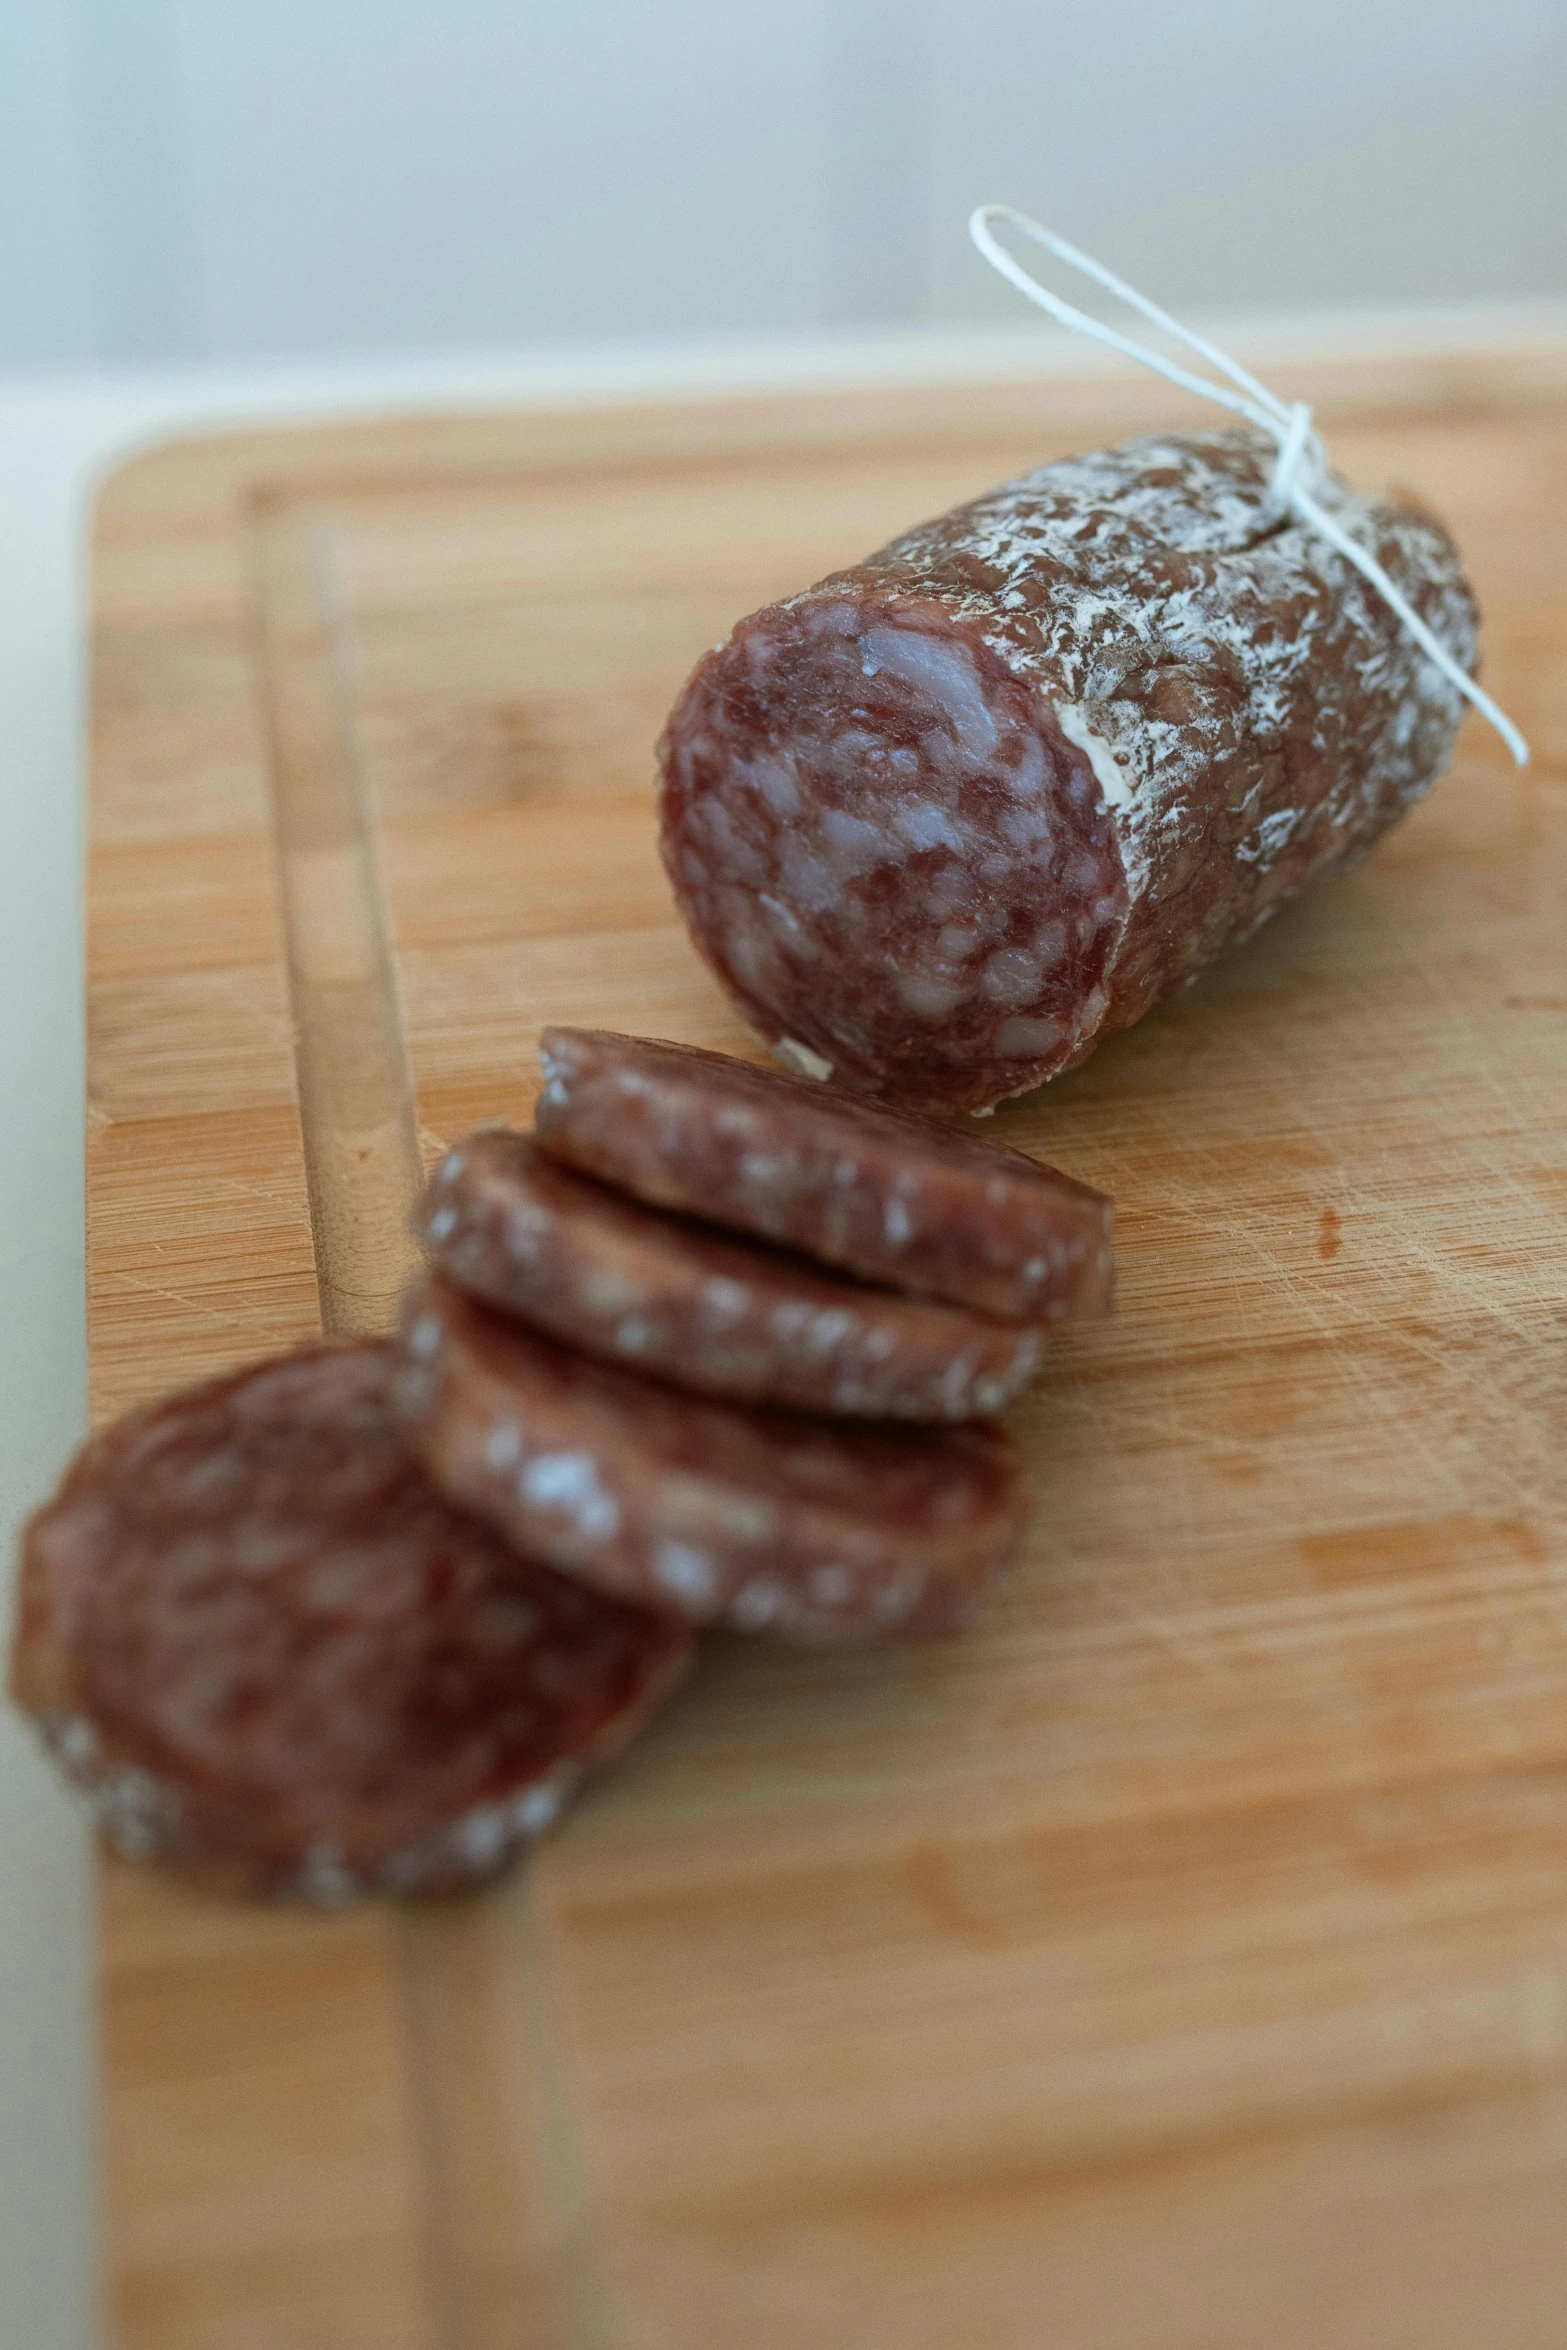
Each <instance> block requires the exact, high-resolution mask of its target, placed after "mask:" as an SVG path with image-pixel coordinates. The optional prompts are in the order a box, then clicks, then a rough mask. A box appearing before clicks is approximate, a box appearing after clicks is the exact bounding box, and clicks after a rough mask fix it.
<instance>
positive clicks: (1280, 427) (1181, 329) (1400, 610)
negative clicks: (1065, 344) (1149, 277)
mask: <svg viewBox="0 0 1567 2350" xmlns="http://www.w3.org/2000/svg"><path fill="white" fill-rule="evenodd" d="M993 220H997V221H1006V222H1007V223H1008V224H1009V225H1010V226H1011V227H1012V228H1014V229H1017V230H1018V231H1019V232H1020V233H1021V234H1022V235H1023V236H1025V237H1031V238H1032V239H1033V241H1034V243H1035V244H1036V245H1043V246H1044V247H1045V249H1046V251H1047V252H1051V253H1053V254H1054V255H1055V256H1056V259H1057V260H1058V261H1065V262H1066V263H1067V264H1068V265H1069V267H1071V268H1073V269H1078V270H1081V271H1082V273H1083V275H1084V276H1085V277H1091V278H1093V279H1094V281H1095V283H1096V284H1098V285H1101V286H1103V287H1105V288H1106V290H1107V291H1108V292H1110V293H1112V294H1114V295H1115V296H1116V297H1117V298H1118V299H1119V300H1120V301H1122V302H1125V303H1126V304H1127V305H1128V307H1129V308H1131V309H1133V310H1136V311H1138V312H1140V313H1141V315H1142V316H1143V317H1144V318H1146V319H1149V320H1151V322H1152V323H1153V324H1154V325H1155V326H1158V327H1162V328H1163V329H1164V331H1165V333H1166V334H1170V335H1174V336H1175V338H1176V340H1177V341H1178V342H1182V343H1184V344H1185V345H1186V347H1187V349H1188V350H1189V351H1195V352H1196V353H1197V355H1198V357H1199V358H1201V359H1205V360H1206V361H1207V362H1208V365H1209V366H1210V367H1211V368H1213V369H1214V371H1215V373H1216V374H1218V375H1220V376H1222V377H1224V378H1225V379H1226V380H1225V381H1224V382H1222V383H1214V382H1213V380H1212V378H1211V377H1208V376H1204V375H1195V374H1193V372H1192V371H1191V369H1190V368H1188V367H1183V366H1182V365H1181V364H1180V362H1179V360H1176V359H1167V358H1166V357H1165V356H1164V354H1163V353H1162V352H1159V351H1150V350H1149V349H1148V347H1147V345H1146V344H1144V343H1135V342H1133V340H1132V338H1131V337H1130V335H1123V334H1121V333H1119V332H1118V331H1117V329H1116V328H1115V327H1113V326H1105V325H1103V324H1102V323H1101V322H1100V320H1098V319H1097V318H1090V316H1089V315H1088V312H1087V311H1086V310H1078V309H1075V308H1074V307H1073V305H1072V304H1071V303H1070V302H1063V301H1062V299H1061V297H1060V295H1059V294H1052V293H1051V292H1050V291H1049V289H1048V288H1047V287H1045V286H1042V285H1041V284H1040V283H1039V281H1038V279H1037V278H1033V277H1030V276H1029V274H1028V271H1027V270H1026V269H1025V268H1024V267H1023V265H1022V263H1021V262H1019V261H1015V260H1014V259H1013V257H1012V255H1011V254H1010V253H1009V252H1008V251H1007V249H1006V247H1005V246H1004V245H1002V244H1001V243H999V242H998V240H997V239H996V237H995V236H994V235H993V234H992V233H991V227H990V224H991V222H992V221H993ZM968 227H969V235H970V236H971V237H972V238H973V240H974V242H975V244H976V245H977V246H978V247H979V250H980V252H981V253H983V255H984V256H985V259H986V260H987V261H988V262H989V263H990V265H991V267H992V269H998V270H999V271H1000V272H1001V275H1002V276H1003V277H1004V278H1006V279H1007V280H1008V282H1009V283H1010V284H1012V285H1014V286H1016V288H1017V290H1018V292H1019V293H1020V294H1022V295H1024V296H1026V298H1027V299H1028V300H1029V301H1030V302H1036V303H1037V304H1038V305H1039V307H1040V309H1041V310H1048V311H1049V313H1050V315H1051V317H1052V318H1056V319H1059V320H1060V322H1061V324H1062V325H1063V326H1069V327H1071V328H1072V329H1073V331H1074V332H1075V333H1077V334H1082V335H1092V337H1093V338H1094V340H1095V342H1098V343H1107V344H1108V345H1109V347H1110V349H1111V350H1112V351H1120V352H1123V353H1124V354H1125V356H1126V357H1127V358H1128V359H1136V360H1137V361H1139V363H1140V364H1141V365H1142V366H1144V367H1151V368H1153V370H1154V371H1155V373H1156V374H1158V375H1163V376H1167V377H1168V378H1169V380H1170V382H1171V383H1174V384H1180V385H1181V386H1182V388H1183V389H1184V390H1186V391H1188V392H1196V393H1197V394H1198V396H1199V398H1201V399H1204V400H1214V401H1216V402H1217V403H1218V405H1219V406H1220V407H1221V408H1229V409H1231V410H1233V412H1234V413H1235V415H1237V416H1244V417H1245V418H1246V420H1247V422H1248V423H1250V424H1254V425H1256V426H1257V427H1258V428H1259V429H1260V430H1261V431H1263V432H1265V433H1266V434H1267V435H1268V436H1269V438H1270V439H1271V440H1272V441H1274V442H1275V443H1276V444H1277V447H1278V452H1279V455H1278V462H1277V464H1276V465H1275V466H1274V468H1273V473H1272V476H1271V478H1270V480H1269V483H1268V498H1267V504H1268V511H1269V512H1270V513H1272V514H1275V515H1279V516H1283V515H1285V514H1292V515H1294V516H1295V517H1296V518H1297V520H1299V521H1301V522H1303V523H1305V524H1306V526H1307V528H1308V529H1310V530H1314V531H1316V532H1317V533H1318V534H1319V536H1321V537H1322V538H1325V539H1326V540H1327V542H1328V544H1329V545H1330V546H1331V547H1335V548H1336V549H1337V550H1338V552H1339V554H1341V555H1342V556H1343V558H1344V560H1345V562H1346V563H1352V564H1353V565H1354V567H1355V569H1356V570H1357V571H1358V572H1359V573H1360V575H1361V577H1362V578H1363V579H1365V580H1368V581H1369V582H1370V584H1371V586H1372V587H1374V588H1375V589H1376V591H1377V594H1378V595H1379V596H1380V597H1381V598H1382V600H1383V602H1384V603H1385V604H1386V605H1387V606H1388V608H1389V609H1390V610H1391V611H1393V612H1395V613H1396V614H1397V616H1398V618H1399V620H1400V621H1401V622H1402V623H1403V625H1404V627H1405V628H1406V629H1407V630H1408V631H1409V634H1410V635H1411V636H1412V637H1413V638H1414V640H1415V642H1416V644H1417V645H1418V646H1419V647H1420V649H1421V651H1422V652H1423V653H1424V654H1425V656H1426V658H1427V660H1429V661H1433V662H1435V664H1436V666H1437V668H1438V669H1440V671H1441V672H1442V675H1443V676H1444V677H1445V678H1446V679H1447V680H1448V682H1449V683H1450V684H1451V685H1454V686H1456V687H1457V689H1458V691H1459V692H1460V693H1461V694H1462V695H1463V696H1464V697H1465V699H1466V700H1468V701H1470V702H1472V703H1473V704H1474V706H1475V708H1476V709H1477V710H1478V711H1479V712H1480V714H1481V716H1482V717H1483V718H1488V719H1489V720H1490V722H1491V724H1492V725H1493V726H1494V727H1495V729H1496V731H1497V733H1498V734H1499V735H1500V736H1501V738H1502V740H1503V742H1504V743H1505V744H1506V745H1507V748H1508V749H1509V750H1510V751H1511V752H1512V755H1513V757H1514V759H1515V760H1516V761H1517V763H1518V765H1519V766H1520V767H1526V766H1527V765H1528V764H1529V745H1528V744H1527V742H1525V740H1524V738H1523V736H1522V734H1521V733H1520V732H1519V730H1518V728H1517V727H1516V726H1515V725H1514V724H1513V722H1512V720H1511V719H1510V718H1509V717H1508V716H1507V713H1506V712H1505V710H1502V709H1499V708H1498V706H1497V704H1496V703H1495V702H1493V701H1492V699H1491V697H1490V695H1489V694H1488V693H1484V692H1482V690H1481V689H1480V687H1479V686H1477V685H1476V683H1475V681H1474V679H1473V678H1472V677H1471V676H1470V675H1469V673H1468V671H1467V670H1466V669H1464V668H1463V667H1462V666H1461V665H1460V663H1458V662H1457V661H1455V660H1454V658H1453V656H1452V654H1451V653H1450V652H1449V651H1448V649H1447V647H1446V646H1445V645H1444V644H1443V643H1442V641H1441V639H1440V637H1438V636H1437V635H1436V634H1435V633H1434V631H1433V630H1431V629H1430V628H1428V627H1427V626H1426V623H1425V622H1424V621H1423V620H1422V619H1421V617H1420V615H1419V613H1418V612H1417V611H1416V610H1415V609H1414V607H1413V605H1412V604H1411V603H1410V602H1409V600H1408V598H1407V597H1406V596H1405V595H1403V594H1402V592H1401V591H1400V590H1399V589H1398V588H1397V587H1396V586H1395V585H1394V583H1393V581H1392V580H1391V579H1389V577H1388V575H1387V573H1386V572H1385V571H1384V570H1383V568H1382V566H1381V564H1380V563H1379V562H1378V561H1377V559H1376V557H1375V556H1374V555H1368V554H1367V552H1366V550H1365V548H1364V547H1362V546H1360V545H1358V544H1357V542H1356V541H1355V540H1354V539H1352V538H1351V537H1350V535H1349V533H1348V532H1347V531H1346V530H1345V529H1344V527H1343V525H1342V524H1341V523H1339V522H1337V521H1336V520H1335V519H1334V517H1333V516H1332V515H1331V514H1330V513H1329V512H1328V511H1327V509H1326V507H1324V506H1323V505H1321V504H1320V503H1319V501H1318V499H1317V497H1316V495H1315V492H1316V491H1317V490H1318V489H1320V487H1321V486H1322V483H1323V482H1324V480H1325V479H1326V477H1327V470H1328V461H1327V452H1326V450H1325V449H1324V448H1323V445H1322V436H1321V434H1320V433H1319V432H1318V431H1317V429H1316V427H1315V425H1314V424H1313V422H1312V417H1311V410H1310V408H1309V407H1308V406H1307V404H1306V402H1305V401H1304V400H1296V401H1295V402H1293V404H1290V405H1286V403H1285V402H1284V401H1283V400H1281V399H1280V398H1279V397H1278V395H1277V393H1275V392H1270V391H1269V390H1268V388H1267V386H1266V384H1260V383H1259V382H1258V381H1257V378H1256V377H1255V376H1254V375H1251V374H1249V373H1248V371H1247V370H1246V369H1245V368H1244V367H1242V366H1240V364H1239V363H1238V362H1237V361H1236V360H1234V359H1232V358H1230V356H1229V354H1228V353H1227V352H1224V351H1221V350H1219V349H1218V347H1217V346H1216V345H1215V344H1213V343H1210V342H1208V341H1207V340H1206V339H1205V338H1204V337H1203V336H1202V335H1199V334H1193V332H1192V330H1191V328H1190V327H1186V326H1182V325H1181V324H1180V323H1179V321H1178V320H1176V319H1173V318H1172V317H1171V316H1170V315H1169V312H1168V311H1165V310H1161V309H1160V308H1159V305H1158V303H1157V302H1150V301H1149V299H1148V297H1147V295H1146V294H1140V293H1138V291H1137V289H1136V287H1135V286H1129V285H1127V284H1126V282H1125V280H1124V279H1122V278H1118V277H1117V276H1116V275H1115V272H1114V271H1113V270H1109V269H1106V268H1105V267H1104V265H1103V263H1102V262H1099V261H1095V260H1093V259H1091V258H1090V256H1089V255H1088V254H1087V253H1080V252H1079V251H1078V250H1077V247H1076V246H1075V245H1069V244H1068V243H1067V241H1066V239H1065V237H1058V236H1057V235H1056V234H1055V232H1054V230H1053V229H1048V228H1042V227H1041V226H1040V224H1039V222H1038V221H1037V220H1030V218H1029V216H1028V214H1027V213H1026V212H1015V211H1014V210H1013V208H1012V206H1011V205H1010V204H981V205H980V206H979V207H978V209H977V210H976V211H975V212H974V213H973V214H971V216H970V219H969V224H968Z"/></svg>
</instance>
